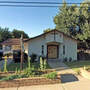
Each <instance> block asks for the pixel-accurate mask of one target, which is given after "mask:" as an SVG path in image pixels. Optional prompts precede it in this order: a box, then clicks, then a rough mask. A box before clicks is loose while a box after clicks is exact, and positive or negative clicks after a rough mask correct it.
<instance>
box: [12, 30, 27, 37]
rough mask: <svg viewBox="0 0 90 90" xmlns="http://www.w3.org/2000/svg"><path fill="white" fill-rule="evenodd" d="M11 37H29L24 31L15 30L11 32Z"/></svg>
mask: <svg viewBox="0 0 90 90" xmlns="http://www.w3.org/2000/svg"><path fill="white" fill-rule="evenodd" d="M12 35H13V37H14V38H20V37H21V35H23V38H29V36H28V35H27V34H26V33H25V32H24V31H21V30H16V29H14V30H13V31H12Z"/></svg>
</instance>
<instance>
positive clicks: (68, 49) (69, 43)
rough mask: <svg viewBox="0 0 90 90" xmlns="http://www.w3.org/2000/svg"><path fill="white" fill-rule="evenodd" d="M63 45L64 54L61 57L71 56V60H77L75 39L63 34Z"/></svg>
mask: <svg viewBox="0 0 90 90" xmlns="http://www.w3.org/2000/svg"><path fill="white" fill-rule="evenodd" d="M63 45H65V55H63V58H65V57H67V59H69V58H70V57H71V58H72V60H77V41H75V40H73V39H71V38H68V37H66V36H64V37H63Z"/></svg>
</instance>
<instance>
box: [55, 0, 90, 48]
mask: <svg viewBox="0 0 90 90" xmlns="http://www.w3.org/2000/svg"><path fill="white" fill-rule="evenodd" d="M83 3H87V4H83ZM83 3H81V4H80V8H78V6H77V5H75V4H74V5H71V6H70V5H68V4H67V3H66V2H65V1H64V3H63V5H62V7H61V8H60V9H59V13H58V14H57V15H56V16H55V17H54V23H55V24H56V29H58V30H60V31H62V32H64V33H66V34H68V35H71V36H72V37H74V38H76V39H79V40H81V41H83V42H85V43H86V44H87V45H86V46H85V47H87V48H90V44H89V42H90V10H89V8H90V4H89V3H90V1H84V2H83ZM88 40H89V41H88Z"/></svg>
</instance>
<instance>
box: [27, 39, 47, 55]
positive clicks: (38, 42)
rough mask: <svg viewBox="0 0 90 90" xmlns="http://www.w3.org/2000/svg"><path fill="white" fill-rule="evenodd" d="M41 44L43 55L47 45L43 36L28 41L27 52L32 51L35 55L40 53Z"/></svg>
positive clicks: (30, 52)
mask: <svg viewBox="0 0 90 90" xmlns="http://www.w3.org/2000/svg"><path fill="white" fill-rule="evenodd" d="M42 45H44V55H46V52H47V47H46V44H45V40H44V38H43V37H39V38H36V39H32V40H30V41H29V43H28V54H29V55H31V54H32V53H34V54H37V55H41V54H42Z"/></svg>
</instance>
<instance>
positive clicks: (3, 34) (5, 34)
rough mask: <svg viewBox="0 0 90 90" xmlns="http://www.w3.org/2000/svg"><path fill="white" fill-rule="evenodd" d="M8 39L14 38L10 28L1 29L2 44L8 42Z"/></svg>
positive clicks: (0, 38)
mask: <svg viewBox="0 0 90 90" xmlns="http://www.w3.org/2000/svg"><path fill="white" fill-rule="evenodd" d="M8 38H12V34H11V32H10V31H9V28H1V27H0V42H2V41H4V40H6V39H8Z"/></svg>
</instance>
